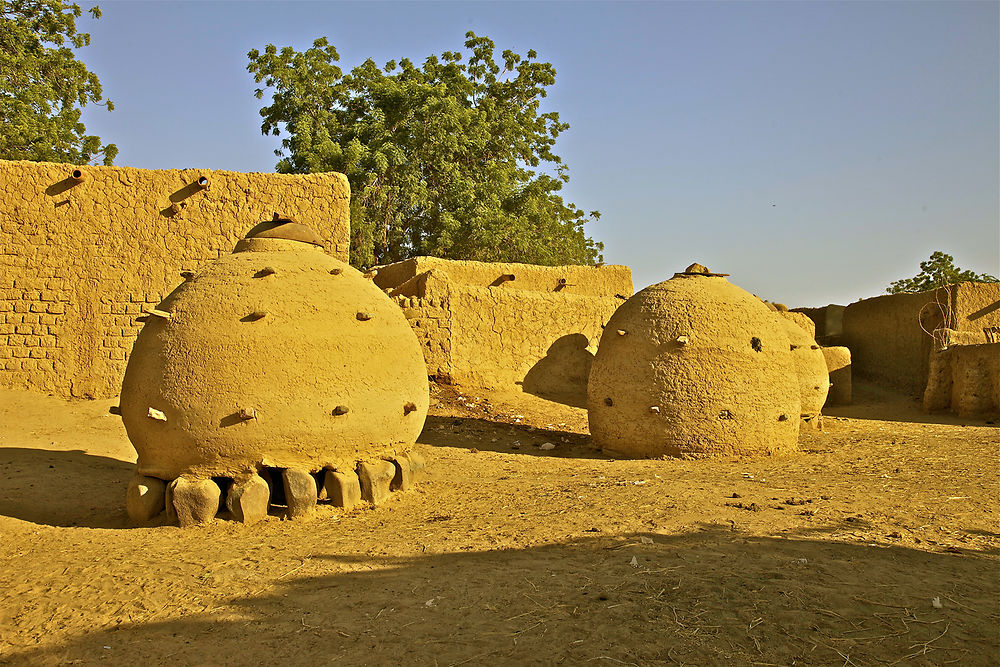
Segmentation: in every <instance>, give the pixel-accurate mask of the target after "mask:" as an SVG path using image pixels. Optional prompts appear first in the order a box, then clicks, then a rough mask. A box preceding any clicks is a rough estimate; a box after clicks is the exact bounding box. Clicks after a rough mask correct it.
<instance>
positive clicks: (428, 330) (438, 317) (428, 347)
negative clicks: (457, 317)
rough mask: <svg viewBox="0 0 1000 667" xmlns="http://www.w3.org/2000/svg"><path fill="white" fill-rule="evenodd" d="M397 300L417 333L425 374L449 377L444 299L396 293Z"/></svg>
mask: <svg viewBox="0 0 1000 667" xmlns="http://www.w3.org/2000/svg"><path fill="white" fill-rule="evenodd" d="M395 301H396V303H397V304H398V305H399V307H400V308H402V309H403V315H405V316H406V320H407V321H408V322H409V324H410V326H411V327H412V328H413V332H414V333H415V334H417V340H418V341H420V347H421V349H422V350H423V352H424V361H425V362H426V363H427V375H428V376H429V377H432V378H434V379H435V380H436V381H438V382H444V383H450V382H451V381H452V378H451V372H452V369H451V307H450V304H449V302H448V300H447V299H438V298H436V297H431V298H420V297H406V296H398V297H396V298H395Z"/></svg>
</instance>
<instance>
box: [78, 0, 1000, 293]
mask: <svg viewBox="0 0 1000 667" xmlns="http://www.w3.org/2000/svg"><path fill="white" fill-rule="evenodd" d="M100 5H101V8H102V10H103V12H104V18H102V19H101V20H100V21H97V22H92V21H89V20H85V21H83V27H84V29H86V30H89V31H90V32H91V34H92V36H93V42H92V45H91V46H90V47H87V48H85V49H82V50H81V51H80V52H79V57H80V58H81V59H82V60H83V61H84V62H85V63H86V64H87V65H88V67H90V69H91V70H92V71H94V72H95V73H97V74H98V75H99V76H100V78H101V80H102V82H103V84H104V90H105V94H106V95H107V96H108V97H109V98H110V99H112V100H113V101H114V102H115V106H116V110H115V111H114V112H113V113H107V112H106V111H104V110H103V109H100V108H91V109H88V111H87V112H86V113H85V121H86V122H87V125H88V130H89V131H90V132H92V133H96V134H98V135H100V136H101V137H102V139H104V140H105V141H113V142H115V143H117V144H118V146H119V148H120V151H121V152H120V154H119V157H118V159H117V160H116V163H117V164H120V165H128V166H134V167H142V168H148V169H165V168H178V167H202V168H212V169H232V170H240V171H273V169H274V164H275V162H276V158H275V157H274V155H273V152H272V151H273V149H274V148H275V147H276V140H275V139H273V138H269V137H262V136H261V134H260V119H259V116H258V113H257V112H258V110H259V108H260V106H261V102H259V101H258V100H256V99H254V97H253V94H252V93H253V89H254V88H255V85H254V83H253V81H252V79H251V78H250V76H249V75H248V74H247V72H246V64H247V59H246V53H247V51H249V50H250V49H252V48H263V47H264V46H265V45H266V44H268V43H274V44H275V45H277V46H279V47H280V46H284V45H292V46H294V47H296V48H298V49H304V48H307V47H308V46H309V45H310V44H311V43H312V40H313V39H314V38H316V37H319V36H327V37H329V39H330V42H331V43H332V44H334V45H335V46H336V47H337V50H338V51H339V52H340V55H341V65H342V67H344V69H345V70H346V69H349V68H351V67H353V66H354V65H356V64H358V63H360V62H362V61H363V60H365V59H366V58H369V57H370V58H373V59H374V60H375V61H376V62H377V63H379V64H382V63H384V62H385V61H387V60H390V59H399V58H402V57H409V58H411V59H413V60H415V61H417V62H420V61H422V60H423V58H424V57H425V56H427V55H429V54H431V53H440V52H442V51H445V50H457V49H460V48H461V46H462V43H463V42H464V35H465V32H466V31H467V30H470V29H471V30H474V31H476V32H477V33H478V34H480V35H487V36H489V37H491V38H492V39H493V40H494V41H495V42H496V43H497V47H498V49H500V50H502V49H505V48H511V49H513V50H515V51H518V52H520V53H524V52H525V51H527V50H528V49H532V48H533V49H535V50H537V51H538V55H539V58H540V59H541V60H543V61H549V62H551V63H553V64H554V65H555V67H556V70H557V72H558V74H557V77H556V84H555V86H554V87H553V88H552V89H551V94H550V96H549V98H548V109H549V110H555V111H558V112H559V113H560V115H561V116H562V119H563V120H565V121H568V122H569V123H570V126H571V127H570V129H569V130H568V131H567V132H565V133H564V134H563V135H562V136H561V137H560V141H559V144H558V145H557V151H556V152H557V153H558V154H560V155H561V156H562V157H563V158H564V159H565V160H566V162H567V163H568V164H569V167H570V176H571V180H570V183H569V184H568V186H567V188H566V189H565V191H564V194H565V195H566V197H567V198H568V199H569V200H570V201H574V202H575V203H577V204H578V205H579V206H580V207H581V208H583V209H585V210H592V209H598V210H600V211H601V213H602V216H603V217H602V218H601V221H600V222H599V223H597V224H593V225H588V233H589V234H591V235H592V236H593V237H594V238H596V239H598V240H601V241H603V242H604V243H605V252H604V255H605V260H606V261H607V262H609V263H620V264H628V265H630V266H631V267H632V270H633V275H634V278H635V285H636V288H641V287H644V286H645V285H648V284H651V283H655V282H659V281H660V280H664V279H666V278H669V277H670V276H671V275H672V274H673V272H674V271H677V270H682V269H683V268H684V267H685V266H686V265H687V264H688V263H690V262H692V261H698V262H701V263H702V264H706V265H707V266H709V267H710V268H711V269H712V270H714V271H721V272H726V273H731V274H732V277H731V278H730V280H732V281H733V282H735V283H736V284H738V285H740V286H742V287H744V288H746V289H748V290H750V291H752V292H754V293H756V294H759V295H760V296H762V297H764V298H768V299H771V300H775V301H781V302H785V303H787V304H789V305H790V306H810V305H824V304H827V303H849V302H851V301H854V300H856V299H858V298H859V297H867V296H874V295H877V294H879V293H881V292H882V291H883V290H884V288H885V287H886V285H887V284H888V283H889V282H890V281H891V280H894V279H897V278H903V277H910V276H912V275H914V274H915V273H916V272H917V270H918V263H919V262H920V261H921V260H923V259H927V257H928V256H929V255H930V253H931V252H932V251H934V250H943V251H945V252H948V253H950V254H952V255H954V257H955V260H956V263H957V264H958V265H959V266H961V267H962V268H968V269H973V270H975V271H977V272H983V271H985V272H988V273H992V274H994V275H996V274H1000V201H998V200H1000V136H998V135H1000V129H998V127H1000V36H998V35H1000V3H997V2H887V3H876V2H838V3H826V2H818V3H816V2H798V3H791V2H778V3H769V2H740V3H729V2H718V3H707V2H706V3H681V2H637V3H628V2H613V3H610V2H609V3H604V2H586V3H570V2H558V3H543V2H527V3H515V2H495V3H484V2H475V3H467V2H436V3H425V2H407V3H388V2H382V3H374V2H369V3H342V2H137V1H136V2H113V1H112V2H108V1H104V2H100Z"/></svg>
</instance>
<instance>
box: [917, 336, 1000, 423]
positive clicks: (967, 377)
mask: <svg viewBox="0 0 1000 667" xmlns="http://www.w3.org/2000/svg"><path fill="white" fill-rule="evenodd" d="M924 410H925V411H926V412H938V411H942V410H948V411H951V412H954V413H955V414H957V415H958V416H959V417H991V416H996V415H998V414H1000V343H982V344H974V345H950V346H948V347H945V348H944V349H936V350H935V351H934V352H932V353H931V359H930V377H929V378H928V381H927V389H926V390H925V391H924Z"/></svg>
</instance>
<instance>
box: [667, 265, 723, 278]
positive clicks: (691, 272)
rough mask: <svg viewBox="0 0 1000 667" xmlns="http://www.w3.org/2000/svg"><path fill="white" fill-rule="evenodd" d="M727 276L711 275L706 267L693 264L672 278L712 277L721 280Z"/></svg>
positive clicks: (721, 274)
mask: <svg viewBox="0 0 1000 667" xmlns="http://www.w3.org/2000/svg"><path fill="white" fill-rule="evenodd" d="M728 275H729V274H728V273H712V272H711V271H709V270H708V267H707V266H704V265H702V264H699V263H698V262H695V263H694V264H692V265H690V266H689V267H687V268H686V269H684V270H683V271H681V272H680V273H675V274H674V278H676V277H677V276H714V277H719V278H721V277H725V276H728Z"/></svg>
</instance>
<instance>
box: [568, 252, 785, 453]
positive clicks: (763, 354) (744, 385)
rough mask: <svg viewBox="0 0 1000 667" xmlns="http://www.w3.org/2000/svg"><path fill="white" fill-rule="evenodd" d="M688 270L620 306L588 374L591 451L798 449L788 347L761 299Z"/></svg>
mask: <svg viewBox="0 0 1000 667" xmlns="http://www.w3.org/2000/svg"><path fill="white" fill-rule="evenodd" d="M724 276H725V274H716V273H710V272H709V271H708V269H706V268H705V267H704V266H701V265H700V264H692V265H691V266H689V267H688V268H687V270H686V271H684V272H683V273H677V274H674V277H673V278H672V279H670V280H667V281H664V282H662V283H659V284H656V285H653V286H651V287H647V288H646V289H644V290H642V291H641V292H638V293H637V294H635V295H634V296H632V297H631V298H630V299H628V300H627V301H626V302H625V303H623V304H622V305H621V306H620V307H619V308H618V310H616V311H615V313H614V315H612V316H611V319H610V320H609V321H608V323H607V325H605V328H604V333H603V334H602V336H601V342H600V345H599V347H598V349H597V355H596V357H595V359H594V363H593V366H592V368H591V372H590V382H589V385H588V397H587V410H588V413H589V418H590V432H591V436H592V437H593V441H594V445H595V446H597V447H599V448H601V449H603V450H605V451H608V452H610V453H616V454H621V455H625V456H632V457H653V458H655V457H661V456H685V457H704V456H712V455H720V454H738V455H743V454H764V453H768V454H770V453H776V452H780V451H789V450H793V449H794V448H795V446H796V442H797V439H798V432H799V414H800V399H799V387H798V380H797V378H796V373H795V364H794V361H793V358H792V354H791V351H790V343H789V341H788V337H787V336H786V335H785V332H784V330H783V327H782V325H781V324H780V322H779V321H778V318H777V317H776V316H775V314H774V313H772V312H771V311H770V310H769V309H768V307H767V306H766V305H764V303H763V302H761V301H760V299H758V298H757V297H755V296H753V295H752V294H750V293H749V292H746V291H744V290H742V289H740V288H739V287H736V286H735V285H732V284H731V283H730V282H729V281H728V280H726V278H725V277H724Z"/></svg>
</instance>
